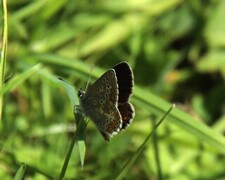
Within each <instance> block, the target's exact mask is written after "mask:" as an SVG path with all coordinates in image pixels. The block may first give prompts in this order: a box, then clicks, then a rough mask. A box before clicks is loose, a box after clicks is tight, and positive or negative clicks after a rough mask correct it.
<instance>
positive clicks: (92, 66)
mask: <svg viewBox="0 0 225 180" xmlns="http://www.w3.org/2000/svg"><path fill="white" fill-rule="evenodd" d="M93 68H94V65H91V69H90V74H89V77H88V81H87V85H86V88H85V91H87V88H88V85H89V82H90V79H91V73H92V71H93Z"/></svg>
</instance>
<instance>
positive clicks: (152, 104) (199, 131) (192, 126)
mask: <svg viewBox="0 0 225 180" xmlns="http://www.w3.org/2000/svg"><path fill="white" fill-rule="evenodd" d="M134 90H135V92H134V98H133V99H134V101H135V102H136V103H137V104H138V105H139V106H140V107H143V108H145V109H147V110H148V111H149V112H152V113H154V114H156V115H159V116H160V115H162V114H163V113H164V112H166V109H168V107H169V106H170V104H169V103H168V102H166V101H164V100H162V99H161V98H159V97H157V96H155V95H154V94H151V93H149V92H147V91H145V90H143V89H140V88H138V87H135V89H134ZM168 121H170V122H171V123H174V124H176V125H177V126H178V127H180V128H181V129H183V130H184V131H187V132H189V133H190V134H192V135H193V136H195V137H196V138H198V139H200V140H201V141H202V142H204V143H208V144H209V145H211V146H212V147H214V148H216V149H218V150H219V151H221V152H222V153H225V151H224V149H225V138H224V137H223V136H222V135H221V134H219V133H217V132H216V131H214V130H213V129H211V128H210V127H208V126H207V125H205V124H203V123H201V122H199V121H197V120H195V119H194V118H193V117H191V116H190V115H188V114H187V113H185V112H183V111H181V110H179V109H178V108H176V109H174V111H172V112H171V113H170V114H169V116H168Z"/></svg>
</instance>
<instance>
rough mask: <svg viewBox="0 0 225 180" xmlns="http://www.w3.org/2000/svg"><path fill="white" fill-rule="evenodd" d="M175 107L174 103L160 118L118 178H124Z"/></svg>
mask: <svg viewBox="0 0 225 180" xmlns="http://www.w3.org/2000/svg"><path fill="white" fill-rule="evenodd" d="M174 107H175V104H173V105H172V106H171V107H170V109H169V110H168V111H167V112H166V113H165V114H164V116H163V117H162V118H161V119H160V120H159V122H158V123H157V124H156V125H155V128H154V129H153V130H152V132H150V134H149V135H148V136H147V138H146V139H145V141H144V142H143V143H142V144H141V146H140V147H139V148H138V150H137V152H136V153H135V154H134V155H133V156H132V157H131V158H130V159H129V161H128V162H127V163H126V164H125V165H124V167H123V168H122V170H121V172H120V174H119V175H118V177H117V178H116V179H117V180H119V179H123V178H124V177H125V175H126V174H127V172H128V171H129V169H130V167H131V166H132V165H133V164H134V162H135V161H136V159H137V158H138V156H139V155H140V154H141V152H142V151H143V149H144V147H145V146H146V144H147V142H148V140H149V139H150V138H151V137H152V135H153V134H154V133H155V132H156V130H157V128H158V127H159V126H160V124H161V123H162V122H163V121H164V119H165V118H166V117H167V116H168V114H169V113H170V112H171V111H172V109H173V108H174Z"/></svg>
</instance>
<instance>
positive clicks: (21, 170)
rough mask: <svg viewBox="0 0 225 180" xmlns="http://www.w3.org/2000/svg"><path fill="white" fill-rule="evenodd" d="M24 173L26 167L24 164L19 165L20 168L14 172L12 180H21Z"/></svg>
mask: <svg viewBox="0 0 225 180" xmlns="http://www.w3.org/2000/svg"><path fill="white" fill-rule="evenodd" d="M25 172H26V165H25V164H21V166H20V168H19V169H18V171H17V172H16V175H15V176H14V178H13V179H14V180H22V179H23V177H24V174H25Z"/></svg>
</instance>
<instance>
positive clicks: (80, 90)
mask: <svg viewBox="0 0 225 180" xmlns="http://www.w3.org/2000/svg"><path fill="white" fill-rule="evenodd" d="M84 94H85V91H83V90H82V89H79V90H78V93H77V95H78V97H79V98H82V97H83V96H84Z"/></svg>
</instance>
